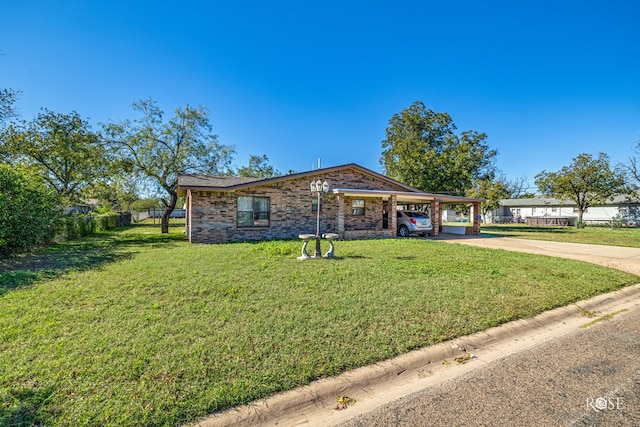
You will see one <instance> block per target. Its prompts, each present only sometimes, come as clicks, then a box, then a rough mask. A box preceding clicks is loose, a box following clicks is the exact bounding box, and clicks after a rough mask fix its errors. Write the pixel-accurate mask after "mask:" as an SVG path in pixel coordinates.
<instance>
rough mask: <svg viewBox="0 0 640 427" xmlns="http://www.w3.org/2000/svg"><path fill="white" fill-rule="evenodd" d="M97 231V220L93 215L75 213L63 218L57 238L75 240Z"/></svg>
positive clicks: (57, 231)
mask: <svg viewBox="0 0 640 427" xmlns="http://www.w3.org/2000/svg"><path fill="white" fill-rule="evenodd" d="M95 232H96V222H95V220H94V218H93V216H91V215H88V214H79V213H74V214H71V215H67V216H65V217H64V218H61V220H60V222H59V226H58V229H57V230H56V240H73V239H77V238H79V237H84V236H89V235H91V234H93V233H95Z"/></svg>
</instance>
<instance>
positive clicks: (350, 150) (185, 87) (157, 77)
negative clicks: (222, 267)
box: [0, 0, 640, 184]
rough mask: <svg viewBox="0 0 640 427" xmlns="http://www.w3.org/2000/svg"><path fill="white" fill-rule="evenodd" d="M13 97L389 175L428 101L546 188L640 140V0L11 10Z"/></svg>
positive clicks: (95, 5) (2, 5)
mask: <svg viewBox="0 0 640 427" xmlns="http://www.w3.org/2000/svg"><path fill="white" fill-rule="evenodd" d="M0 10H1V11H2V18H1V21H2V25H1V26H0V52H1V53H2V55H0V88H2V87H11V88H14V89H19V90H21V91H22V92H23V95H22V97H21V99H20V100H19V102H18V107H19V108H20V110H21V113H22V116H23V117H24V118H27V119H30V118H32V117H33V116H35V115H36V114H37V113H38V111H39V109H40V108H41V107H46V108H48V109H51V110H53V111H56V112H60V113H67V112H70V111H72V110H75V111H77V112H78V113H79V114H80V115H81V116H82V117H84V118H86V119H88V120H89V121H90V122H91V123H92V124H93V125H94V129H97V128H98V123H101V122H107V121H109V120H114V121H118V120H121V119H125V118H132V117H133V112H132V110H131V108H130V105H131V103H132V102H134V101H136V100H140V99H146V98H149V97H151V98H153V99H154V100H156V101H157V102H158V104H159V105H160V107H161V108H163V109H164V110H165V112H166V113H167V114H168V113H170V112H172V111H173V110H174V109H175V108H177V107H182V106H184V105H186V104H190V105H193V106H195V105H205V106H207V107H208V108H209V110H210V112H211V122H212V124H213V126H214V133H216V134H217V135H218V139H219V142H221V143H223V144H228V145H233V146H235V148H236V151H237V154H236V156H235V164H236V166H242V165H246V163H247V162H248V158H249V155H251V154H257V155H261V154H266V155H267V156H268V157H269V160H270V163H271V164H272V165H273V166H275V167H276V168H277V169H279V170H280V171H281V172H287V171H288V170H296V171H298V172H300V171H305V170H309V169H311V167H312V165H314V164H316V162H317V159H318V157H320V158H322V166H334V165H340V164H344V163H350V162H354V163H358V164H360V165H362V166H364V167H367V168H370V169H373V170H375V171H378V172H383V170H382V167H381V165H380V163H379V159H380V155H381V151H382V148H381V141H382V139H384V137H385V129H386V127H387V125H388V122H389V119H390V118H391V117H392V116H393V114H395V113H398V112H400V111H401V110H402V109H404V108H406V107H408V106H409V105H411V103H413V102H414V101H416V100H421V101H423V102H424V103H425V105H426V106H427V107H428V108H431V109H433V110H435V111H439V112H447V113H449V114H450V115H451V116H452V118H453V120H454V122H455V123H456V125H457V127H458V130H460V131H463V130H475V131H478V132H485V133H487V134H488V143H489V145H490V146H491V148H495V149H497V150H498V152H499V155H498V159H497V167H498V168H499V169H500V170H501V171H502V172H503V173H504V174H505V175H506V177H507V178H508V179H515V178H520V177H525V178H527V180H528V182H529V183H530V184H533V179H534V177H535V175H536V174H537V173H539V172H541V171H542V170H547V171H556V170H558V169H560V168H561V167H562V166H565V165H568V164H570V162H571V159H572V158H573V157H575V156H576V155H578V154H580V153H591V154H594V156H595V155H597V153H599V152H600V151H604V152H606V153H608V154H609V156H610V158H611V161H612V162H613V163H616V162H624V161H627V159H628V157H629V156H632V155H633V154H634V148H635V147H636V146H637V145H638V143H639V142H640V24H639V23H640V2H637V1H635V0H628V1H616V0H606V1H605V0H602V1H593V0H579V1H578V0H566V1H564V0H558V1H553V2H552V1H540V0H537V1H529V0H525V1H506V0H505V1H491V0H489V1H477V0H476V1H437V2H436V1H427V0H422V1H419V0H411V1H409V0H395V1H375V0H369V1H344V0H343V1H333V0H328V1H323V2H307V1H300V0H298V1H271V2H266V1H244V2H243V1H237V2H231V1H224V2H222V1H197V2H196V1H181V2H177V1H172V2H169V1H160V0H156V1H121V0H109V1H97V0H96V1H91V0H83V1H80V0H79V1H64V0H62V1H55V2H53V1H44V0H43V1H29V0H20V1H15V0H0Z"/></svg>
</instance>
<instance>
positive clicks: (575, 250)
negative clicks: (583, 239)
mask: <svg viewBox="0 0 640 427" xmlns="http://www.w3.org/2000/svg"><path fill="white" fill-rule="evenodd" d="M434 239H435V240H439V241H443V242H449V243H461V244H464V245H470V246H477V247H482V248H490V249H504V250H508V251H516V252H527V253H532V254H538V255H549V256H554V257H559V258H568V259H574V260H579V261H586V262H590V263H593V264H598V265H603V266H605V267H611V268H615V269H618V270H622V271H626V272H628V273H632V274H636V275H639V276H640V248H624V247H619V246H603V245H586V244H581V243H562V242H548V241H542V240H528V239H514V238H511V237H487V236H456V235H453V234H443V235H439V236H437V237H435V238H434Z"/></svg>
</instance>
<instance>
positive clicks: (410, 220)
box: [398, 210, 433, 237]
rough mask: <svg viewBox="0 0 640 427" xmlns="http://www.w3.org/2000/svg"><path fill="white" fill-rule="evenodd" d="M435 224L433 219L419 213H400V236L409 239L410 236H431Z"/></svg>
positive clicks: (400, 211)
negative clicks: (432, 221) (432, 222)
mask: <svg viewBox="0 0 640 427" xmlns="http://www.w3.org/2000/svg"><path fill="white" fill-rule="evenodd" d="M432 231H433V224H431V218H429V216H428V215H427V214H426V213H424V212H418V211H403V210H399V211H398V236H400V237H407V236H409V235H410V234H414V233H415V234H420V235H422V236H424V235H427V234H431V232H432Z"/></svg>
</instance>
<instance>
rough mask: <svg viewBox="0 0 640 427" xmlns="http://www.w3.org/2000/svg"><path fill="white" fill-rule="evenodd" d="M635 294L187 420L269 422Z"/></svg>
mask: <svg viewBox="0 0 640 427" xmlns="http://www.w3.org/2000/svg"><path fill="white" fill-rule="evenodd" d="M636 297H640V284H636V285H632V286H628V287H626V288H623V289H620V290H617V291H614V292H610V293H607V294H603V295H598V296H595V297H592V298H590V299H587V300H584V301H579V302H577V303H574V304H570V305H567V306H564V307H559V308H555V309H553V310H549V311H546V312H543V313H541V314H539V315H537V316H535V317H533V318H530V319H520V320H514V321H511V322H508V323H505V324H503V325H500V326H496V327H492V328H490V329H487V330H486V331H482V332H477V333H474V334H472V335H466V336H462V337H459V338H454V339H452V340H449V341H445V342H442V343H439V344H436V345H433V346H430V347H425V348H422V349H419V350H414V351H411V352H409V353H406V354H403V355H400V356H398V357H395V358H393V359H389V360H385V361H382V362H378V363H375V364H373V365H369V366H364V367H361V368H357V369H354V370H352V371H348V372H345V373H343V374H340V375H338V376H336V377H331V378H324V379H321V380H317V381H314V382H312V383H310V384H309V385H306V386H303V387H300V388H297V389H293V390H289V391H286V392H282V393H279V394H276V395H274V396H272V397H269V398H266V399H262V400H257V401H254V402H252V403H250V404H247V405H243V406H239V407H236V408H232V409H229V410H227V411H224V412H219V413H215V414H212V415H210V416H208V417H207V418H205V419H203V420H200V421H199V422H196V423H193V424H190V426H194V427H195V426H198V427H222V426H229V425H234V426H247V427H248V426H256V425H259V424H263V423H269V421H270V420H274V419H276V418H278V417H283V416H284V415H286V414H287V413H292V412H293V411H300V410H302V409H305V408H308V409H310V410H312V409H316V408H319V407H321V406H326V405H331V404H332V403H333V404H334V405H335V401H336V397H337V396H341V395H345V394H346V392H347V391H348V390H351V389H355V388H362V387H367V386H371V385H372V384H378V383H382V382H384V381H385V380H388V379H390V378H394V377H397V376H398V375H400V374H402V373H403V372H405V371H412V370H415V369H417V368H420V367H424V366H426V365H429V364H431V363H437V362H442V361H443V360H445V359H451V358H453V357H456V356H460V354H461V351H463V352H465V353H467V352H470V351H471V350H477V349H479V348H481V347H483V346H487V345H489V344H495V343H497V342H500V341H503V340H506V339H509V338H512V337H514V336H518V335H522V334H524V333H526V332H530V331H532V330H537V329H541V328H545V327H547V326H549V325H551V324H554V323H558V322H562V321H564V320H566V319H568V318H570V317H574V316H576V315H581V314H582V313H583V312H584V311H585V310H586V311H598V310H604V309H606V308H607V307H608V306H611V305H614V304H616V303H619V302H621V301H623V300H625V299H627V300H628V299H632V298H636ZM578 306H579V307H578Z"/></svg>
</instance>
